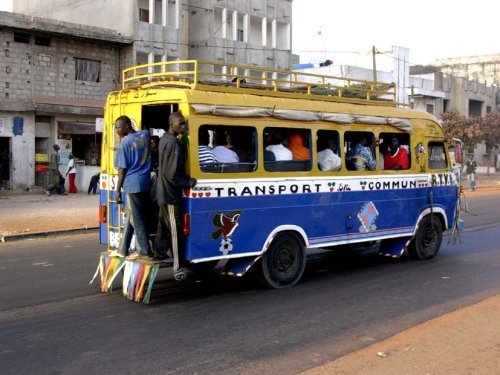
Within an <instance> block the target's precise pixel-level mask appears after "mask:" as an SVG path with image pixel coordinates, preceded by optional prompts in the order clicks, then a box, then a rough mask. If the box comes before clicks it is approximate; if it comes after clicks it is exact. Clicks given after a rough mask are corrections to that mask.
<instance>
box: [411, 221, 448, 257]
mask: <svg viewBox="0 0 500 375" xmlns="http://www.w3.org/2000/svg"><path fill="white" fill-rule="evenodd" d="M442 240H443V227H442V226H441V221H440V220H439V218H438V217H437V216H435V215H434V216H433V217H431V215H427V216H425V217H424V218H423V219H422V220H421V221H420V223H419V225H418V229H417V233H415V237H414V238H413V240H412V241H411V242H410V244H409V245H408V253H409V254H410V256H411V257H412V258H413V259H418V260H425V259H431V258H434V257H435V256H436V254H437V253H438V251H439V248H440V247H441V241H442Z"/></svg>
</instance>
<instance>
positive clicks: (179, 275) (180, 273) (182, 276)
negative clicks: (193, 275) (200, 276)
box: [174, 268, 187, 281]
mask: <svg viewBox="0 0 500 375" xmlns="http://www.w3.org/2000/svg"><path fill="white" fill-rule="evenodd" d="M186 277H187V275H186V272H185V271H184V269H183V268H179V269H178V270H177V271H175V272H174V279H175V280H176V281H182V280H186Z"/></svg>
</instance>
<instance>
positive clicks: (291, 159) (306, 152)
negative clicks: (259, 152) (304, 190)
mask: <svg viewBox="0 0 500 375" xmlns="http://www.w3.org/2000/svg"><path fill="white" fill-rule="evenodd" d="M264 168H265V170H266V171H269V172H293V171H310V170H311V131H310V130H308V129H286V128H265V129H264Z"/></svg>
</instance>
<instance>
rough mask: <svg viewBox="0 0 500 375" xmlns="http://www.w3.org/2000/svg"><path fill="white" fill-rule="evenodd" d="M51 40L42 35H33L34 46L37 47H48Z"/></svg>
mask: <svg viewBox="0 0 500 375" xmlns="http://www.w3.org/2000/svg"><path fill="white" fill-rule="evenodd" d="M50 42H51V38H50V37H48V36H44V35H35V44H36V45H37V46H44V47H50Z"/></svg>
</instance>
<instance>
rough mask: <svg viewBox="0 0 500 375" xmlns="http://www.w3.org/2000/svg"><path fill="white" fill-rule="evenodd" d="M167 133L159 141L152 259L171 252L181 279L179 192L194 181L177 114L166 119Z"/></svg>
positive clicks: (183, 124)
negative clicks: (157, 213)
mask: <svg viewBox="0 0 500 375" xmlns="http://www.w3.org/2000/svg"><path fill="white" fill-rule="evenodd" d="M168 122H169V129H168V132H165V134H164V135H163V136H162V137H161V139H160V146H159V167H158V180H157V185H156V196H157V200H158V206H159V207H160V213H159V221H158V230H157V236H156V246H155V248H156V250H155V251H156V252H157V253H156V254H155V258H157V259H161V258H165V257H166V256H167V252H168V250H172V255H173V257H174V277H175V279H176V280H184V279H185V278H186V272H185V271H184V269H183V268H181V264H180V261H181V259H183V256H184V240H185V239H184V231H183V225H182V191H183V190H184V189H185V188H193V187H194V186H195V185H196V179H194V178H191V177H190V176H189V175H187V174H186V159H185V153H184V150H183V147H182V145H181V143H180V141H179V137H182V135H183V134H184V132H185V131H186V120H185V119H184V117H183V116H182V114H181V113H180V112H174V113H172V114H171V115H170V116H169V118H168Z"/></svg>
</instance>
